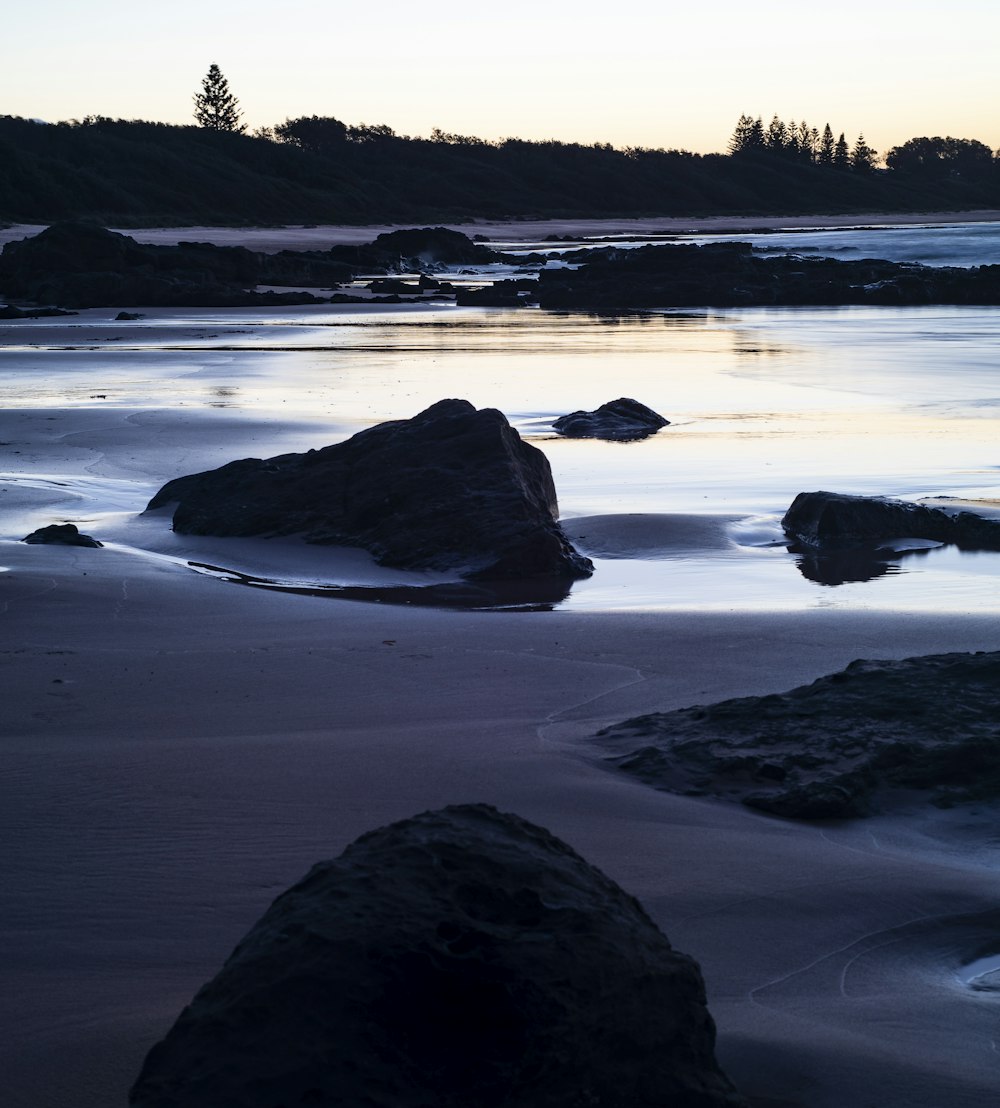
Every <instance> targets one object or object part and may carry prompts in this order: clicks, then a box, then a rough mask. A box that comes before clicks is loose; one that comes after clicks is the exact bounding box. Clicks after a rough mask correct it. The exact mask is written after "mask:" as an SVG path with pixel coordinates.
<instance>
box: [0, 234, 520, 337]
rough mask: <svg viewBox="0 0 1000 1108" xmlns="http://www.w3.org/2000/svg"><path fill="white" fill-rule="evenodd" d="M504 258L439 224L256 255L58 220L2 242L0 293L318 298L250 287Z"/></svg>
mask: <svg viewBox="0 0 1000 1108" xmlns="http://www.w3.org/2000/svg"><path fill="white" fill-rule="evenodd" d="M505 257H506V256H505V255H503V254H499V253H497V252H496V251H493V250H490V249H489V248H487V247H484V246H480V245H478V244H477V243H475V242H473V241H472V239H470V238H469V237H468V236H467V235H463V234H461V233H460V232H458V231H451V230H448V229H447V228H445V227H425V228H422V229H414V230H402V231H391V232H389V233H387V234H383V235H379V236H378V237H377V238H376V239H375V241H374V242H371V243H368V244H361V245H357V246H335V247H331V248H330V249H329V250H280V251H278V252H277V253H274V254H264V253H257V252H255V251H251V250H247V249H245V248H244V247H242V246H215V245H213V244H212V243H207V242H179V243H177V245H176V246H155V245H150V244H146V243H138V242H136V241H135V239H133V238H131V237H130V236H129V235H122V234H118V233H116V232H114V231H108V230H106V229H105V228H103V227H100V226H97V225H96V224H90V223H74V222H64V223H55V224H53V225H52V226H51V227H48V228H46V229H45V230H44V231H42V232H40V233H39V234H37V235H34V236H32V237H31V238H27V239H22V240H20V241H15V242H9V243H7V245H6V246H5V247H4V249H3V251H2V253H0V292H3V293H5V294H7V295H9V296H12V297H16V298H19V299H23V300H27V301H33V302H36V303H40V302H49V303H58V304H65V305H68V306H69V307H74V308H95V307H107V306H110V305H115V304H144V305H150V306H164V307H191V306H206V307H235V306H240V305H266V304H303V303H314V302H317V301H322V299H323V298H320V297H316V296H314V295H312V294H311V293H308V292H273V291H270V292H257V291H255V289H256V287H257V286H268V285H271V286H278V287H282V286H286V287H289V288H293V287H300V288H319V289H331V288H337V287H338V286H339V285H340V284H341V283H342V282H345V281H351V280H353V279H354V278H355V277H357V276H358V275H359V274H360V273H367V274H374V273H387V272H391V273H396V272H400V271H414V270H420V269H422V268H423V267H425V266H430V267H434V266H439V265H444V264H473V263H488V262H493V261H501V260H504V259H505ZM407 291H412V290H409V289H407ZM15 318H20V317H19V316H18V317H15Z"/></svg>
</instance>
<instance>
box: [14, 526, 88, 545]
mask: <svg viewBox="0 0 1000 1108" xmlns="http://www.w3.org/2000/svg"><path fill="white" fill-rule="evenodd" d="M21 542H27V543H31V544H32V545H39V546H40V545H49V546H103V545H104V543H102V542H98V541H97V539H94V538H91V536H90V535H83V534H81V533H80V530H79V528H78V527H77V526H76V524H75V523H50V524H49V525H48V527H39V528H38V530H37V531H32V532H31V534H30V535H25V537H24V538H23V539H22V540H21Z"/></svg>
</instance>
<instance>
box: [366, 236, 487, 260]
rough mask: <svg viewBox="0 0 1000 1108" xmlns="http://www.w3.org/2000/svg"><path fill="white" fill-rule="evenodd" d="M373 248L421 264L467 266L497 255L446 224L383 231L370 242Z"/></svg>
mask: <svg viewBox="0 0 1000 1108" xmlns="http://www.w3.org/2000/svg"><path fill="white" fill-rule="evenodd" d="M371 247H372V249H373V250H374V251H377V252H379V253H381V254H388V255H395V256H396V257H397V258H406V259H417V260H419V261H421V262H423V263H425V264H431V265H434V264H450V265H470V264H474V263H477V262H478V263H483V262H492V261H496V260H497V259H498V258H499V257H501V255H499V254H498V253H497V252H496V251H495V250H491V249H490V248H489V247H488V246H480V245H479V244H478V243H476V242H473V240H472V239H470V238H469V236H468V235H464V234H462V232H461V231H452V230H450V229H449V228H448V227H413V228H408V229H405V230H401V231H386V232H385V233H384V234H381V235H378V236H377V237H376V238H375V239H374V240H373V241H372V243H371Z"/></svg>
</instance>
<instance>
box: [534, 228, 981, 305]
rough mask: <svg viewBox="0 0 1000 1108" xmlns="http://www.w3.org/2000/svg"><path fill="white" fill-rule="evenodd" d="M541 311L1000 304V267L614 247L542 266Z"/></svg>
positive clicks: (741, 247) (717, 246) (745, 248)
mask: <svg viewBox="0 0 1000 1108" xmlns="http://www.w3.org/2000/svg"><path fill="white" fill-rule="evenodd" d="M538 300H539V303H540V305H541V306H542V307H543V308H553V309H565V308H575V309H581V310H586V311H605V312H606V311H611V312H615V311H633V310H641V309H645V308H670V307H749V306H755V305H762V306H768V305H805V304H823V305H826V304H1000V266H996V265H993V266H980V267H978V268H970V269H964V268H963V269H960V268H948V267H939V266H921V265H916V264H913V263H899V262H886V261H878V260H874V259H865V260H863V261H837V260H835V259H832V258H821V257H801V256H797V255H782V256H777V257H761V256H759V255H758V254H756V253H755V252H754V250H753V247H752V246H751V245H750V244H749V243H745V242H744V243H740V242H734V243H714V244H711V245H708V246H686V245H685V246H643V247H639V248H637V249H631V250H612V251H609V252H607V253H606V254H605V255H604V256H603V257H600V258H597V259H594V260H586V261H585V264H583V265H581V266H580V267H579V268H578V269H569V268H566V269H543V270H542V271H541V273H540V274H539V280H538Z"/></svg>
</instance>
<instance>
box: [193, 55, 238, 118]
mask: <svg viewBox="0 0 1000 1108" xmlns="http://www.w3.org/2000/svg"><path fill="white" fill-rule="evenodd" d="M239 103H240V102H239V100H237V99H236V97H235V96H233V94H232V93H231V92H230V91H229V82H228V81H227V80H226V78H225V77H223V75H222V72H221V70H220V69H219V67H218V66H217V65H216V64H215V63H214V62H213V63H212V64H211V65H210V66H209V67H208V73H206V74H205V77H204V80H202V82H201V92H197V93H195V95H194V117H195V119H196V120H197V121H198V124H199V126H201V127H206V128H207V129H208V130H209V131H230V132H232V133H234V134H242V133H243V132H244V131H245V130H246V124H245V123H241V122H240V116H242V115H243V113H242V112H241V111H240V110H239Z"/></svg>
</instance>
